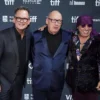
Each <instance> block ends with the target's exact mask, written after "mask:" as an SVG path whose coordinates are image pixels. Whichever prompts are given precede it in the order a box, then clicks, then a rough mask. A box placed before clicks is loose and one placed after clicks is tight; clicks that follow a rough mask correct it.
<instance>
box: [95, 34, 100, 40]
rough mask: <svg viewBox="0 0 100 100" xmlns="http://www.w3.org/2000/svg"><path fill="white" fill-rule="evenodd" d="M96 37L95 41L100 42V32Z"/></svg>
mask: <svg viewBox="0 0 100 100" xmlns="http://www.w3.org/2000/svg"><path fill="white" fill-rule="evenodd" d="M94 39H95V41H98V42H100V34H98V35H96V36H94Z"/></svg>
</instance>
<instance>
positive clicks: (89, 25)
mask: <svg viewBox="0 0 100 100" xmlns="http://www.w3.org/2000/svg"><path fill="white" fill-rule="evenodd" d="M86 25H87V26H88V27H92V24H83V25H81V26H82V27H83V28H84V27H85V26H86Z"/></svg>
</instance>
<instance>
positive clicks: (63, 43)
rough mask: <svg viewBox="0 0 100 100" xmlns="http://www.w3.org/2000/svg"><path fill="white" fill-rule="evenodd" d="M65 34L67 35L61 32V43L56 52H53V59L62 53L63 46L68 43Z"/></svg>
mask: <svg viewBox="0 0 100 100" xmlns="http://www.w3.org/2000/svg"><path fill="white" fill-rule="evenodd" d="M66 34H67V33H65V32H63V31H62V42H61V43H60V45H59V47H58V49H57V51H56V52H55V54H54V57H55V56H56V55H57V54H58V53H60V52H61V51H62V49H63V46H64V45H65V44H67V43H68V40H67V37H66ZM66 52H67V51H66Z"/></svg>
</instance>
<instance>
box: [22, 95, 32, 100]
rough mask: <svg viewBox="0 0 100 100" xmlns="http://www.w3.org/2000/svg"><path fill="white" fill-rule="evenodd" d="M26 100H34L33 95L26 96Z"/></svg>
mask: <svg viewBox="0 0 100 100" xmlns="http://www.w3.org/2000/svg"><path fill="white" fill-rule="evenodd" d="M24 100H33V94H26V93H25V94H24Z"/></svg>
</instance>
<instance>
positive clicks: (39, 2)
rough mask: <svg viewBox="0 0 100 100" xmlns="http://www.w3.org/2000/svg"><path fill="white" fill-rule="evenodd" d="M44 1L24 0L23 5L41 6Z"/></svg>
mask: <svg viewBox="0 0 100 100" xmlns="http://www.w3.org/2000/svg"><path fill="white" fill-rule="evenodd" d="M41 2H42V0H23V4H41Z"/></svg>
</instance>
